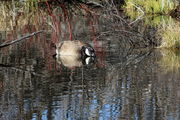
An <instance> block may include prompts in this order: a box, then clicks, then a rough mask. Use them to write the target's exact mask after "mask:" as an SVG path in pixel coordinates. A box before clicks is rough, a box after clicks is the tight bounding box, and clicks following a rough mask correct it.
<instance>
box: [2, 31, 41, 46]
mask: <svg viewBox="0 0 180 120" xmlns="http://www.w3.org/2000/svg"><path fill="white" fill-rule="evenodd" d="M42 32H44V30H40V31H37V32H33V33H31V34H29V35H26V36H23V37H21V38H19V39H16V40H13V41H6V42H4V43H2V44H0V48H3V47H6V46H9V45H12V44H15V43H17V42H20V41H22V40H24V39H27V38H30V37H32V36H34V35H36V34H39V33H42Z"/></svg>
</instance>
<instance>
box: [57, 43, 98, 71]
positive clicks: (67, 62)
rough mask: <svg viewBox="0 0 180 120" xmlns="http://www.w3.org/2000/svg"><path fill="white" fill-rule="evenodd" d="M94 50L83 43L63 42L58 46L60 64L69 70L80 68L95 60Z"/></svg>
mask: <svg viewBox="0 0 180 120" xmlns="http://www.w3.org/2000/svg"><path fill="white" fill-rule="evenodd" d="M94 58H95V53H94V49H93V48H92V47H91V46H90V45H89V44H86V43H83V42H81V41H78V40H76V41H63V42H61V43H59V44H57V46H56V59H57V61H58V63H60V64H63V65H64V66H66V67H68V68H73V67H80V66H82V65H83V64H89V63H90V62H92V60H94Z"/></svg>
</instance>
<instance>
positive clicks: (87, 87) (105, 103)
mask: <svg viewBox="0 0 180 120" xmlns="http://www.w3.org/2000/svg"><path fill="white" fill-rule="evenodd" d="M56 12H57V11H56ZM35 17H38V18H39V21H38V22H37V23H36V24H35V25H34V23H31V22H30V23H26V24H23V25H22V23H21V25H19V26H18V25H16V26H14V28H12V29H8V30H7V29H2V30H1V39H0V40H1V42H3V41H5V40H13V39H15V38H18V37H20V36H22V35H25V34H28V33H32V32H35V31H38V30H41V29H44V30H45V31H46V32H45V33H42V34H38V35H36V36H34V37H31V38H30V39H28V40H26V41H22V42H20V43H18V44H14V45H11V46H8V47H5V48H1V49H0V120H179V119H180V87H179V86H180V76H179V75H180V71H179V69H178V68H174V67H172V69H171V68H170V66H169V64H167V63H166V62H165V63H163V62H164V60H165V59H166V58H165V57H164V56H163V55H162V53H163V52H162V51H161V50H157V49H150V48H147V49H142V48H134V47H131V42H132V41H133V40H134V39H136V40H137V39H138V41H141V40H142V38H141V37H139V36H138V37H137V36H134V34H136V33H135V32H134V33H133V34H132V33H130V34H129V33H127V32H125V33H124V32H121V31H119V32H118V33H116V32H117V31H115V32H113V33H110V32H111V29H112V27H110V26H111V25H110V24H107V23H108V22H109V21H108V20H107V21H106V20H102V19H100V18H99V17H97V16H96V17H93V18H92V16H85V17H83V18H82V17H79V16H76V17H72V18H71V20H70V23H69V22H68V21H63V20H62V21H61V20H60V18H61V17H63V16H59V17H56V19H58V21H57V20H54V19H55V18H54V17H52V16H50V15H49V16H45V18H46V20H47V23H48V25H47V24H46V22H45V23H44V21H41V19H43V17H44V16H43V15H42V16H35ZM48 18H49V19H48ZM32 19H33V18H32ZM18 20H19V19H17V21H18ZM33 20H35V19H33ZM19 21H20V20H19ZM110 21H111V20H110ZM20 22H21V21H20ZM35 22H36V21H35ZM114 22H115V21H114ZM114 22H113V23H114ZM38 24H40V25H38ZM68 24H71V26H68ZM56 25H57V26H58V27H59V28H58V27H57V26H56ZM114 27H118V26H114ZM60 28H61V29H60ZM69 28H71V29H69ZM124 28H125V27H124ZM133 28H137V30H138V31H141V30H143V32H146V31H147V33H146V34H147V36H148V33H149V34H152V33H153V32H156V30H155V29H154V28H148V29H147V30H146V29H145V28H144V27H142V28H141V26H137V27H133ZM144 29H145V30H144ZM119 30H121V29H119ZM123 31H125V30H124V29H123ZM71 33H72V36H71ZM107 33H110V34H107ZM71 38H72V39H78V40H80V41H86V42H88V43H90V44H91V45H92V46H93V47H94V48H95V50H96V55H97V60H96V62H95V64H94V65H91V66H81V67H76V68H71V69H70V68H67V67H65V66H64V65H60V64H58V62H57V61H56V60H55V59H54V58H53V57H52V56H53V54H54V53H55V48H54V47H53V45H54V43H57V42H58V41H62V40H67V39H71ZM129 41H131V42H129ZM139 43H140V44H141V42H139ZM168 57H169V56H168ZM170 57H171V56H170Z"/></svg>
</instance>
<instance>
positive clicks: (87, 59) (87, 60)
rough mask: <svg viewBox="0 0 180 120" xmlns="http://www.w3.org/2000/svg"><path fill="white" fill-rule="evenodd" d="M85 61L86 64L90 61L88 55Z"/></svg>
mask: <svg viewBox="0 0 180 120" xmlns="http://www.w3.org/2000/svg"><path fill="white" fill-rule="evenodd" d="M85 61H86V65H88V64H89V62H90V57H87V58H86V60H85Z"/></svg>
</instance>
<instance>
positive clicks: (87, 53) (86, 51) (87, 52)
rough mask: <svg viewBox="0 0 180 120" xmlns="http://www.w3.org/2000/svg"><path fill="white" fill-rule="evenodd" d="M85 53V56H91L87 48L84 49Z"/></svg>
mask: <svg viewBox="0 0 180 120" xmlns="http://www.w3.org/2000/svg"><path fill="white" fill-rule="evenodd" d="M85 53H86V55H88V56H91V54H90V52H89V50H88V49H87V48H86V49H85Z"/></svg>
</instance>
